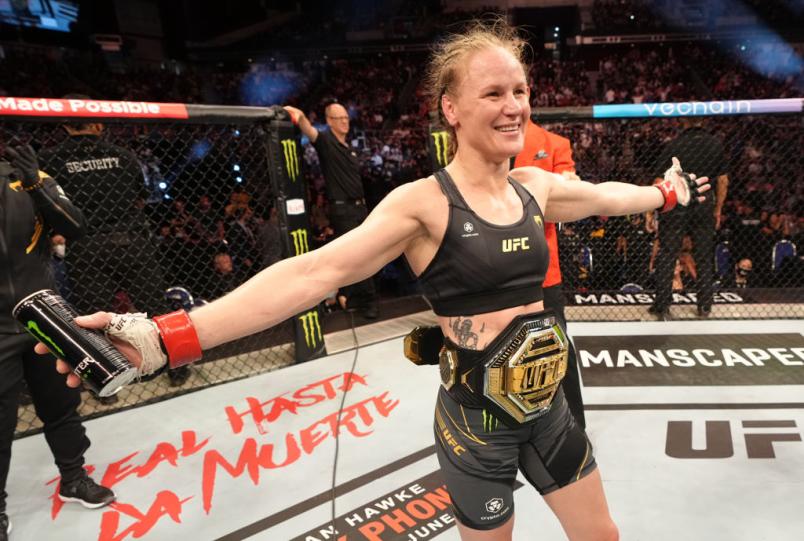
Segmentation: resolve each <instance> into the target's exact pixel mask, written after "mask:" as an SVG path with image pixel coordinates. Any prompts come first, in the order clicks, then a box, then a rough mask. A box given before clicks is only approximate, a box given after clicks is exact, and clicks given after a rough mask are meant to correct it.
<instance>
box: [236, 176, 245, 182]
mask: <svg viewBox="0 0 804 541" xmlns="http://www.w3.org/2000/svg"><path fill="white" fill-rule="evenodd" d="M235 180H236V181H237V182H243V177H237V178H236V179H235Z"/></svg>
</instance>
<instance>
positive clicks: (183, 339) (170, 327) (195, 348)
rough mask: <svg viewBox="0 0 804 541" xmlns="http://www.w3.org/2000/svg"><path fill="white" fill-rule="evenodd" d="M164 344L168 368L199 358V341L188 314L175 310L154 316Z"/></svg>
mask: <svg viewBox="0 0 804 541" xmlns="http://www.w3.org/2000/svg"><path fill="white" fill-rule="evenodd" d="M154 323H156V326H157V328H158V329H159V336H160V338H161V339H162V343H163V344H164V345H165V350H166V351H165V352H166V353H167V357H168V365H169V366H170V368H178V367H180V366H184V365H185V364H190V363H193V362H195V361H197V360H198V359H200V358H201V343H200V342H199V341H198V334H196V332H195V327H194V326H193V322H192V321H191V320H190V316H189V314H187V312H185V311H184V310H176V311H175V312H171V313H169V314H165V315H163V316H156V317H155V318H154Z"/></svg>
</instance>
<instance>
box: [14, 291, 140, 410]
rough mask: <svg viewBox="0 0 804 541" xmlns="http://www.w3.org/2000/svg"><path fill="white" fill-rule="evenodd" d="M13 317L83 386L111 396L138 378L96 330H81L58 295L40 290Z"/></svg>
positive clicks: (132, 369) (68, 305)
mask: <svg viewBox="0 0 804 541" xmlns="http://www.w3.org/2000/svg"><path fill="white" fill-rule="evenodd" d="M13 313H14V317H15V318H16V319H17V321H19V322H20V323H21V324H22V326H23V327H24V328H25V330H26V331H28V332H29V333H30V334H31V335H32V336H33V337H34V338H36V339H37V340H38V341H40V342H42V343H43V344H44V345H45V346H46V347H47V348H48V350H49V351H50V352H51V353H52V354H53V355H55V356H57V357H59V358H61V359H64V361H65V362H67V364H69V365H70V366H71V367H72V368H73V372H74V373H75V374H76V375H77V376H78V377H79V378H81V380H82V381H83V382H84V385H85V386H86V387H88V388H89V389H91V390H92V391H94V392H95V393H97V394H98V395H99V396H111V395H113V394H115V393H116V392H117V391H119V390H120V389H121V388H122V387H123V386H124V385H126V384H127V383H129V382H131V380H133V379H134V378H136V377H137V369H136V368H135V367H134V366H133V365H132V364H131V363H130V362H129V361H128V359H126V358H125V356H123V354H122V353H120V351H118V349H117V348H116V347H114V346H113V345H112V343H111V342H110V341H109V339H108V338H106V336H105V335H104V334H103V332H101V331H100V330H97V329H86V328H84V327H80V326H79V325H78V324H77V323H76V322H75V318H76V316H78V313H77V312H76V311H75V309H74V308H73V307H72V306H70V304H69V303H68V302H67V301H65V300H64V299H63V298H62V297H61V295H59V294H58V293H56V292H54V291H52V290H50V289H43V290H41V291H37V292H36V293H32V294H30V295H28V296H27V297H25V298H24V299H22V300H21V301H20V302H18V303H17V305H16V306H15V307H14V311H13Z"/></svg>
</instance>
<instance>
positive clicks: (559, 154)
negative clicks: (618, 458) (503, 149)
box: [514, 120, 586, 428]
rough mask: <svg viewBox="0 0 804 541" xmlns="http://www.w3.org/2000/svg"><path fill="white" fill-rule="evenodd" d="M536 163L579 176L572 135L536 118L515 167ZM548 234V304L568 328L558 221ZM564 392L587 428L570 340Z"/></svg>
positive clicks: (545, 286)
mask: <svg viewBox="0 0 804 541" xmlns="http://www.w3.org/2000/svg"><path fill="white" fill-rule="evenodd" d="M529 165H532V166H535V167H539V168H541V169H544V170H545V171H551V172H553V173H559V174H562V175H563V176H564V177H565V178H566V179H567V180H578V175H576V174H575V161H574V160H573V159H572V147H571V146H570V141H569V139H567V138H565V137H561V136H560V135H556V134H554V133H551V132H549V131H547V130H545V129H544V128H542V127H541V126H538V125H536V124H535V123H534V122H533V121H532V120H529V121H528V125H527V126H526V128H525V148H524V149H522V152H520V153H519V154H518V155H517V156H516V158H515V160H514V167H525V166H529ZM544 234H545V236H546V237H547V247H548V248H549V250H550V266H549V267H548V269H547V275H546V276H545V277H544V283H543V284H542V288H543V289H544V307H545V309H548V310H553V312H555V314H556V316H557V317H558V318H559V319H560V320H561V323H562V324H563V325H564V327H565V328H566V325H567V322H566V319H565V317H564V295H563V293H562V291H561V269H560V268H559V265H558V234H557V231H556V224H553V223H549V222H547V223H545V224H544ZM562 385H563V386H564V395H565V396H566V398H567V402H568V403H569V407H570V410H571V411H572V414H573V415H574V416H575V420H576V421H577V422H578V424H580V425H581V426H582V427H584V428H586V418H585V417H584V413H583V397H582V396H581V382H580V377H579V373H578V363H577V360H576V358H575V346H574V345H573V344H572V341H570V351H569V356H568V357H567V375H566V376H564V381H563V382H562Z"/></svg>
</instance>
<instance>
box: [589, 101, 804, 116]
mask: <svg viewBox="0 0 804 541" xmlns="http://www.w3.org/2000/svg"><path fill="white" fill-rule="evenodd" d="M803 104H804V99H802V98H787V99H775V100H726V101H684V102H677V103H624V104H618V105H595V106H593V107H592V111H593V112H592V117H593V118H668V117H682V116H728V115H754V114H768V113H801V112H802V105H803Z"/></svg>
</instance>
